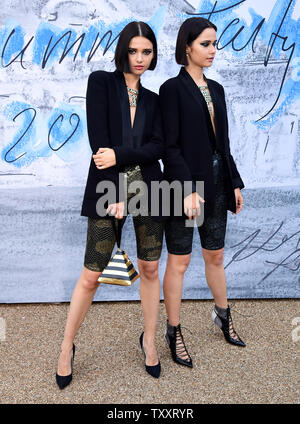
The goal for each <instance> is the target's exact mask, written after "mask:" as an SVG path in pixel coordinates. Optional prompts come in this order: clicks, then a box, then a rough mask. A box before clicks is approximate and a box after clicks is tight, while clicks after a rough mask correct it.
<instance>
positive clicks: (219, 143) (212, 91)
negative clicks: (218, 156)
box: [204, 77, 223, 151]
mask: <svg viewBox="0 0 300 424" xmlns="http://www.w3.org/2000/svg"><path fill="white" fill-rule="evenodd" d="M204 78H205V81H206V83H207V85H208V89H209V92H210V96H211V99H212V102H213V104H214V113H215V128H216V136H215V138H216V144H217V146H223V141H222V140H221V139H220V134H219V122H220V120H221V115H222V111H221V110H220V104H219V101H220V99H219V97H218V96H217V93H216V89H215V87H214V86H213V84H212V82H211V80H209V79H207V78H206V77H204ZM208 113H209V112H208ZM210 122H211V121H210ZM222 150H223V149H222V148H221V150H220V151H222Z"/></svg>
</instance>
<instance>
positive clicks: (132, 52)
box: [128, 48, 152, 55]
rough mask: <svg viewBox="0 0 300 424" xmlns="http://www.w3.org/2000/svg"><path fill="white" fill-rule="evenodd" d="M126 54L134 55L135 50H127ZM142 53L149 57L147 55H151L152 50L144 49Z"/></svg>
mask: <svg viewBox="0 0 300 424" xmlns="http://www.w3.org/2000/svg"><path fill="white" fill-rule="evenodd" d="M128 53H129V54H134V53H136V49H131V48H129V49H128ZM143 53H144V54H146V55H149V54H151V53H152V50H151V49H145V50H143Z"/></svg>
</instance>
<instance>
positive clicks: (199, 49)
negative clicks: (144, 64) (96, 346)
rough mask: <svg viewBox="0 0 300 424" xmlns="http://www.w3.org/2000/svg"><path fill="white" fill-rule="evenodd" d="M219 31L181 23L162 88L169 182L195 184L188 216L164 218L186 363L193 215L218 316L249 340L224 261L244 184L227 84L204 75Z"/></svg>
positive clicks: (170, 293) (176, 352)
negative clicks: (230, 298) (237, 319)
mask: <svg viewBox="0 0 300 424" xmlns="http://www.w3.org/2000/svg"><path fill="white" fill-rule="evenodd" d="M216 31H217V27H216V26H215V25H214V24H213V23H212V22H210V21H209V20H207V19H205V18H202V17H194V18H190V19H187V20H186V21H184V22H183V24H182V25H181V27H180V29H179V32H178V37H177V43H176V53H175V57H176V62H177V63H178V64H180V65H182V68H181V70H180V72H179V75H178V76H177V77H175V78H170V79H169V80H167V81H166V82H165V83H164V84H163V85H162V86H161V88H160V93H159V98H160V106H161V111H162V119H163V129H164V137H165V149H166V152H165V159H164V175H165V178H166V179H167V180H168V181H169V182H172V181H174V180H179V181H180V182H181V183H182V186H184V182H186V181H190V182H191V184H190V191H189V192H185V196H184V199H183V210H184V214H183V215H182V216H181V217H177V216H173V217H172V218H171V219H170V220H169V221H168V222H167V223H166V227H165V235H166V244H167V249H168V260H167V267H166V272H165V276H164V299H165V305H166V310H167V315H168V320H167V330H166V339H167V342H168V344H169V347H170V350H171V354H172V357H173V359H174V361H176V362H178V363H180V364H182V365H186V366H188V367H192V366H193V365H192V358H191V356H190V355H189V353H188V350H187V348H186V346H185V344H184V340H183V336H182V332H181V327H180V304H181V297H182V284H183V277H184V273H185V271H186V269H187V267H188V265H189V262H190V256H191V251H192V241H193V231H194V226H191V225H186V224H187V222H189V221H188V220H187V218H188V219H189V220H194V223H196V224H197V225H196V226H197V227H198V232H199V235H200V241H201V246H202V255H203V258H204V262H205V275H206V280H207V284H208V286H209V287H210V289H211V292H212V295H213V297H214V300H215V306H214V309H213V311H212V320H213V322H214V323H215V324H216V325H218V326H219V327H220V328H221V330H222V331H223V334H224V336H225V339H226V340H227V341H228V342H229V343H231V344H233V345H236V346H245V343H244V342H243V341H242V340H241V339H240V337H239V336H238V335H237V333H236V331H235V330H234V328H233V323H232V318H231V313H230V307H229V305H228V303H227V294H226V281H225V272H224V265H223V251H224V240H225V232H226V223H227V210H230V211H231V212H232V213H233V214H237V213H239V212H240V211H241V209H242V206H243V197H242V194H241V189H242V188H243V187H244V184H243V181H242V179H241V177H240V174H239V172H238V170H237V167H236V165H235V162H234V160H233V157H232V155H231V153H230V146H229V138H228V122H227V111H226V102H225V94H224V88H223V86H222V85H221V84H219V83H218V82H216V81H214V80H211V79H208V78H206V77H205V75H204V74H203V68H206V67H210V66H211V65H212V63H213V59H214V56H215V54H216V43H217V39H216ZM196 181H203V182H204V195H203V193H202V192H197V190H198V191H199V189H198V187H199V185H197V184H196ZM200 187H201V186H200ZM203 212H204V220H202V222H201V219H200V217H201V216H202V217H203ZM201 214H202V215H201ZM198 223H199V225H198ZM199 318H200V317H199ZM199 325H201V321H200V324H199Z"/></svg>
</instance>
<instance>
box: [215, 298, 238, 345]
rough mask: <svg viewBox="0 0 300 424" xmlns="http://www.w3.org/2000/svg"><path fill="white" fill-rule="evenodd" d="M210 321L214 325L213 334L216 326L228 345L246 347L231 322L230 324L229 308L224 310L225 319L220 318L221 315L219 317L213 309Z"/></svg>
mask: <svg viewBox="0 0 300 424" xmlns="http://www.w3.org/2000/svg"><path fill="white" fill-rule="evenodd" d="M211 319H212V321H213V323H214V333H215V332H216V326H218V327H219V328H220V329H221V330H222V332H223V334H224V337H225V340H226V341H227V342H228V343H231V344H233V345H236V346H242V347H245V346H246V344H245V343H244V342H243V340H242V339H241V338H240V337H239V336H238V334H237V332H236V331H235V329H234V327H233V322H232V318H231V313H230V307H229V306H228V308H227V309H226V318H223V317H221V315H219V314H218V312H217V311H216V309H215V308H214V309H213V311H212V313H211Z"/></svg>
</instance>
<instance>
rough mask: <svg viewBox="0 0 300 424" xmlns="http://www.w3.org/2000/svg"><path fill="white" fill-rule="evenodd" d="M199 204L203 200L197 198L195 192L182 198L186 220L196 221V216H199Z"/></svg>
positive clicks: (199, 197)
mask: <svg viewBox="0 0 300 424" xmlns="http://www.w3.org/2000/svg"><path fill="white" fill-rule="evenodd" d="M200 202H201V203H204V202H205V200H204V199H203V198H202V197H201V196H199V194H198V193H197V192H194V193H191V194H189V195H188V196H186V197H185V198H184V203H183V205H184V213H185V214H186V216H187V217H188V219H196V216H197V215H199V216H200V214H201V207H200Z"/></svg>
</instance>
